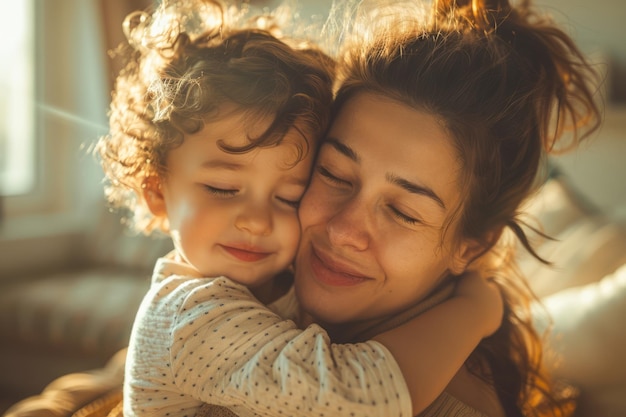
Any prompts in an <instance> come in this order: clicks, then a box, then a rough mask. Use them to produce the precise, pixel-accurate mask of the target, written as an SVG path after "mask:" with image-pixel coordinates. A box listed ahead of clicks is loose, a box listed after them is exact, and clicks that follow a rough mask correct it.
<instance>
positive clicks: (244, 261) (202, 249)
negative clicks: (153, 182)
mask: <svg viewBox="0 0 626 417" xmlns="http://www.w3.org/2000/svg"><path fill="white" fill-rule="evenodd" d="M228 110H230V108H228V107H224V108H223V109H221V111H222V112H221V113H220V115H219V116H218V118H217V120H216V121H214V122H211V123H207V124H206V125H205V127H204V128H203V129H202V130H201V131H199V132H198V133H196V134H193V135H186V136H185V140H184V142H183V144H182V145H181V146H179V147H177V148H174V149H173V150H171V151H170V153H169V155H168V157H167V161H166V164H167V165H166V166H167V174H166V175H165V177H164V178H163V179H162V180H161V188H160V190H159V192H158V193H157V199H158V198H160V199H161V203H160V204H162V210H161V215H164V216H166V217H167V220H168V224H169V232H170V235H171V237H172V239H173V241H174V246H175V248H176V250H177V252H178V254H179V256H180V257H181V259H182V260H183V261H186V262H187V263H189V264H190V265H192V266H193V267H195V268H196V269H197V270H198V271H199V272H200V273H201V274H202V275H203V276H221V275H224V276H227V277H229V278H231V279H233V280H234V281H237V282H239V283H241V284H244V285H247V286H250V287H254V286H257V285H260V284H262V283H264V282H267V281H268V280H269V279H270V278H272V277H273V276H274V275H275V274H276V273H278V272H280V271H282V270H284V269H285V268H286V267H288V266H289V265H290V264H291V262H292V259H293V257H294V255H295V252H296V249H297V246H298V242H299V239H300V224H299V221H298V217H297V205H298V202H299V201H300V198H301V197H302V194H303V193H304V190H305V187H306V186H307V183H308V179H309V175H310V170H311V165H312V159H313V155H312V154H313V152H308V155H307V157H306V158H305V159H303V160H302V161H300V162H299V163H298V164H297V165H295V166H293V162H294V161H295V158H296V154H297V152H296V147H295V146H294V145H293V143H294V142H296V141H300V140H302V138H301V136H300V135H299V133H298V132H297V131H296V130H293V129H292V130H290V131H289V132H288V133H287V135H286V137H285V138H284V140H283V143H282V144H281V145H279V146H275V147H270V148H255V149H253V150H252V151H249V152H247V153H244V154H233V153H228V152H225V151H223V150H222V149H220V147H219V146H218V145H217V142H218V141H223V142H224V143H226V144H227V145H231V146H232V145H236V146H241V145H244V144H246V143H248V140H247V138H248V137H253V138H254V137H257V136H258V135H259V134H260V133H262V132H263V131H264V130H265V128H266V127H267V126H269V124H270V123H271V121H272V120H271V118H269V117H268V118H265V119H262V120H261V121H259V120H258V119H255V121H254V122H248V121H247V119H246V117H245V115H242V114H241V113H239V112H234V111H232V110H231V111H228ZM311 145H313V143H311ZM149 204H150V203H149ZM151 206H152V207H154V204H152V205H151ZM153 212H154V213H155V214H159V210H158V204H157V210H153Z"/></svg>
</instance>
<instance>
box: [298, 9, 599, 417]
mask: <svg viewBox="0 0 626 417" xmlns="http://www.w3.org/2000/svg"><path fill="white" fill-rule="evenodd" d="M402 7H403V10H402V11H398V12H394V11H391V12H390V13H381V9H378V10H377V12H378V16H379V17H380V16H383V17H385V16H387V17H389V16H395V20H393V19H392V20H391V21H384V24H383V28H382V31H379V32H374V34H370V36H369V37H363V38H361V40H357V41H355V42H353V43H349V44H348V45H347V52H346V53H345V55H343V61H342V62H340V64H339V70H340V79H339V81H338V83H339V88H338V91H337V93H336V101H335V119H334V121H333V123H332V125H331V128H330V131H329V133H328V135H327V140H326V142H325V143H324V144H323V145H322V148H321V150H320V152H319V154H318V159H317V163H316V168H315V172H314V176H313V178H312V180H311V183H310V186H309V188H308V190H307V192H306V194H305V197H304V198H303V200H302V202H301V206H300V212H299V215H300V220H301V225H302V229H303V237H302V242H301V245H300V251H299V254H298V257H297V261H296V276H295V290H296V295H297V298H298V300H299V302H300V303H301V306H302V309H303V310H304V311H306V312H307V313H308V320H309V321H315V322H317V323H320V324H322V326H323V327H324V328H326V329H327V330H328V331H329V333H330V335H331V337H332V338H333V339H334V340H337V341H359V340H364V339H367V338H369V337H371V335H372V332H374V333H375V332H376V331H377V326H379V325H380V323H381V322H385V321H387V320H389V318H390V317H393V316H395V315H397V314H398V313H399V312H402V311H404V310H405V309H407V308H408V307H409V306H411V305H412V304H414V303H415V302H416V301H417V300H420V299H423V298H424V297H425V296H426V295H427V294H429V293H430V292H431V291H433V289H434V288H436V287H437V286H438V285H440V284H441V283H442V282H446V281H454V280H455V279H457V278H456V276H457V275H458V274H459V273H460V272H462V271H463V270H465V269H467V270H473V271H477V272H479V273H480V274H481V275H483V276H485V277H491V278H492V279H493V280H494V281H495V282H496V283H497V284H498V286H499V287H500V289H501V291H502V293H503V295H504V299H505V316H504V320H503V323H502V325H501V326H500V329H499V330H498V331H497V332H496V333H495V334H494V335H492V336H491V337H488V338H486V339H484V340H483V342H481V344H480V345H479V346H478V348H477V349H476V350H475V352H474V353H473V354H472V356H471V357H470V359H469V360H468V361H467V362H466V364H465V366H463V367H462V368H461V369H460V370H459V372H458V373H457V375H456V376H455V378H454V379H453V381H452V382H451V384H450V385H449V386H448V387H447V389H446V393H445V394H444V395H443V396H442V397H440V398H439V399H438V400H437V401H436V402H435V403H434V404H433V406H431V408H430V409H429V410H427V411H426V412H425V413H424V414H425V415H449V414H450V413H451V411H450V410H448V411H447V413H448V414H446V412H445V411H443V410H444V409H445V407H451V409H452V408H454V409H458V410H461V411H460V412H461V415H477V414H473V413H476V412H478V413H482V414H480V415H487V416H529V415H532V416H536V415H560V413H564V412H566V411H567V410H566V407H561V406H560V405H561V404H559V398H558V395H557V393H555V392H554V391H552V390H551V387H550V385H549V383H548V380H547V379H546V378H545V375H544V374H543V372H542V368H541V355H540V353H541V350H542V348H541V344H540V342H539V338H538V337H537V334H536V333H535V331H534V329H533V327H532V323H531V319H530V312H529V310H528V307H529V303H530V300H531V299H532V294H531V292H530V291H529V290H528V288H527V287H526V285H525V283H524V281H523V279H522V278H521V277H520V276H519V273H518V272H517V269H516V267H515V263H514V257H513V247H512V245H511V244H510V241H511V239H508V237H510V236H511V235H514V236H515V237H517V238H518V239H519V240H520V241H521V243H522V244H523V246H525V247H526V249H528V250H529V251H530V252H531V253H532V254H533V255H534V256H536V257H538V256H537V255H536V254H535V253H534V252H533V251H532V248H531V246H530V244H529V241H528V238H527V236H526V233H525V232H524V229H523V228H522V223H521V222H520V220H518V216H519V214H520V213H519V210H520V205H521V204H522V202H523V201H524V199H525V198H526V197H528V196H529V195H530V194H531V193H532V191H533V189H534V187H533V186H534V184H535V179H536V177H537V174H538V171H539V169H540V167H541V161H542V158H544V157H545V156H546V154H548V153H549V152H551V151H553V150H555V149H556V148H557V143H558V144H559V146H560V149H563V146H561V145H560V142H559V140H561V141H562V140H563V139H561V137H562V134H563V132H564V131H566V130H568V129H570V130H572V131H573V133H574V134H573V135H572V136H570V139H571V141H570V142H568V143H567V144H565V145H564V146H574V145H576V143H577V142H578V140H580V139H581V138H583V137H585V136H586V135H587V134H588V133H590V132H591V131H593V130H594V129H595V128H596V127H597V126H598V120H599V117H598V116H599V111H598V108H597V107H596V104H595V103H594V101H593V97H592V90H591V88H590V83H589V81H590V80H591V78H590V77H591V76H592V75H593V74H592V72H591V70H590V68H589V66H588V65H587V64H586V62H585V60H584V58H583V56H582V55H581V54H580V52H579V51H578V49H577V48H576V47H575V45H574V44H573V42H572V41H571V40H570V39H569V37H567V35H566V34H564V33H563V32H561V31H560V30H559V29H557V28H556V27H555V26H553V25H552V24H551V22H550V21H548V20H546V19H543V18H541V17H540V16H538V15H536V14H535V13H534V12H533V11H532V10H531V9H530V7H529V4H528V2H522V4H521V5H520V6H519V7H517V8H513V7H511V6H510V5H509V3H508V1H435V4H434V7H433V10H432V14H431V16H430V18H429V19H428V20H427V21H428V23H426V24H420V23H419V22H417V23H413V22H410V21H409V20H408V19H407V18H406V16H411V15H412V14H411V12H410V11H407V9H406V7H407V5H406V4H403V5H402ZM383 20H384V19H383ZM359 23H361V24H360V25H355V27H356V28H359V27H360V28H363V27H368V26H369V25H367V24H363V22H359ZM368 23H369V24H374V21H370V22H368ZM363 39H365V40H363ZM367 39H369V41H367ZM372 39H373V40H372ZM587 123H590V124H589V126H590V128H589V129H588V130H587V131H581V129H580V128H581V127H582V126H583V125H584V124H587ZM511 232H512V233H511ZM416 271H417V274H416ZM410 350H411V347H410V346H407V352H398V351H394V350H392V353H393V355H394V357H395V358H396V359H397V360H398V362H399V363H400V364H402V360H407V361H410V359H411V352H410ZM405 378H407V380H408V379H410V378H411V376H410V375H405ZM454 415H456V414H454Z"/></svg>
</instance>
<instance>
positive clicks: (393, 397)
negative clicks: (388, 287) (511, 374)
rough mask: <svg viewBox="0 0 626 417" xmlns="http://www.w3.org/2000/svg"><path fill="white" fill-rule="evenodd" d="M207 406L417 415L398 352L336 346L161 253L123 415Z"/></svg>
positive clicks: (141, 316) (137, 331)
mask: <svg viewBox="0 0 626 417" xmlns="http://www.w3.org/2000/svg"><path fill="white" fill-rule="evenodd" d="M203 403H209V404H216V405H221V406H226V407H228V408H229V409H230V410H232V411H233V412H234V413H235V414H237V415H238V416H240V417H246V416H272V417H278V416H298V417H305V416H315V417H321V416H384V417H394V416H403V417H410V416H411V400H410V396H409V392H408V388H407V386H406V383H405V382H404V379H403V377H402V374H401V372H400V369H399V367H398V365H397V363H396V362H395V360H394V359H393V357H392V355H391V354H390V353H389V351H388V350H387V349H386V348H385V347H384V346H383V345H381V344H379V343H377V342H374V341H370V342H366V343H358V344H346V345H336V344H331V343H330V340H329V338H328V336H327V334H326V332H325V331H324V330H323V329H322V328H320V327H319V326H317V325H311V326H309V327H308V328H306V329H305V330H300V329H298V328H297V327H296V325H295V323H294V322H293V321H291V320H284V319H282V318H281V317H280V316H278V315H277V314H275V313H273V312H272V311H270V310H269V309H268V308H267V307H265V306H264V305H262V304H261V303H259V301H258V300H256V298H254V296H253V295H252V294H251V293H250V292H249V291H248V289H247V288H246V287H244V286H242V285H239V284H236V283H234V282H233V281H231V280H229V279H227V278H223V277H220V278H202V277H198V276H197V274H194V271H193V270H192V269H191V268H189V267H188V266H186V265H183V264H180V263H177V262H174V261H172V260H171V259H167V258H161V259H159V261H158V262H157V265H156V267H155V272H154V276H153V279H152V286H151V288H150V290H149V291H148V293H147V294H146V296H145V298H144V300H143V302H142V304H141V306H140V308H139V311H138V313H137V317H136V320H135V323H134V327H133V330H132V335H131V340H130V344H129V349H128V356H127V363H126V375H125V382H124V415H125V417H132V416H156V415H158V416H188V417H192V416H193V415H194V414H195V413H196V412H197V411H198V409H199V408H200V406H201V405H202V404H203Z"/></svg>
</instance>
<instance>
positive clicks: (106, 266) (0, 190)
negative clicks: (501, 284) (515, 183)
mask: <svg viewBox="0 0 626 417" xmlns="http://www.w3.org/2000/svg"><path fill="white" fill-rule="evenodd" d="M149 3H150V0H0V5H1V7H2V10H3V11H2V13H0V39H2V42H1V43H0V63H1V64H0V207H1V210H0V219H1V220H0V395H2V396H4V397H5V400H4V401H5V402H11V401H13V400H15V399H18V398H22V397H24V396H26V395H30V394H32V393H34V392H38V391H39V390H41V389H42V388H43V386H44V385H45V383H46V382H49V381H50V380H51V379H52V378H53V377H56V376H58V375H61V374H63V373H66V372H70V371H75V370H82V369H88V368H89V367H96V366H101V365H102V364H103V363H104V362H105V361H106V360H107V359H108V358H109V357H110V355H111V354H112V353H114V352H115V351H116V350H118V349H120V348H122V347H124V346H125V344H126V341H127V334H128V331H129V326H130V323H131V322H132V317H133V316H134V309H136V305H137V303H138V301H139V299H140V298H141V295H142V293H143V291H145V288H146V287H147V283H148V279H149V276H150V269H151V267H152V263H153V261H154V258H155V257H156V256H158V255H160V254H162V253H164V252H165V251H167V249H168V247H167V242H162V241H159V242H155V241H154V240H153V239H147V238H144V237H134V236H130V235H128V233H125V232H124V231H123V228H121V227H120V221H119V214H117V213H110V212H109V211H108V210H107V209H106V208H105V203H104V198H103V191H102V172H101V170H100V168H99V166H98V164H97V162H96V160H95V158H94V157H93V156H91V155H90V153H89V150H90V148H91V146H92V145H93V144H94V142H95V141H96V140H97V138H98V136H100V135H103V134H105V133H106V130H107V116H106V114H107V108H108V102H109V98H110V90H111V86H112V80H113V78H114V74H115V73H116V70H117V63H116V62H115V61H113V60H111V59H110V57H109V55H108V53H107V51H109V50H111V49H113V48H114V47H115V46H116V45H117V44H118V43H119V42H120V41H121V40H122V36H123V35H122V31H121V23H122V21H123V18H124V16H125V15H126V14H127V13H128V12H130V11H132V10H136V9H141V8H144V7H145V6H146V5H148V4H149ZM251 3H256V4H257V5H258V6H260V7H272V6H273V5H275V4H278V3H279V2H277V1H257V2H254V1H251ZM330 3H331V1H330V0H301V2H300V4H301V6H302V9H301V14H303V15H316V16H318V17H319V18H323V17H324V16H325V14H326V13H327V11H328V9H329V7H330ZM535 4H537V5H538V6H539V7H540V8H542V9H545V10H547V11H548V12H550V13H551V14H552V15H553V17H554V18H555V19H556V20H557V21H559V22H560V23H562V25H563V26H564V27H565V29H566V30H567V31H568V32H569V33H570V34H571V35H572V36H573V37H574V39H575V40H576V41H577V42H578V43H579V45H580V46H581V47H582V49H583V51H584V52H585V53H586V54H588V55H589V57H590V58H591V59H592V60H593V62H595V63H596V65H598V68H599V70H600V71H601V73H602V74H604V83H603V86H602V89H603V94H604V97H605V99H606V103H605V113H606V115H605V119H606V120H605V124H604V127H603V128H602V129H601V131H600V132H599V133H598V134H597V135H595V136H594V137H593V138H592V140H590V141H588V143H587V144H586V145H584V146H583V147H582V148H581V149H579V150H578V151H576V152H574V153H571V154H568V155H564V156H562V157H558V158H556V159H555V163H556V164H557V165H558V166H559V167H560V169H561V170H562V171H563V172H564V173H565V174H566V175H567V176H569V178H570V179H571V182H572V183H573V184H574V185H575V188H576V190H577V192H579V193H580V194H581V195H582V196H584V198H585V199H587V200H588V201H589V203H590V204H591V205H593V206H594V207H597V208H598V209H599V210H602V211H603V212H604V213H606V214H607V215H609V216H611V217H613V218H615V219H616V220H618V221H620V222H621V221H624V222H626V164H625V163H624V161H623V159H624V158H626V42H625V41H626V27H625V22H626V2H624V1H623V0H595V1H593V2H590V1H588V0H536V2H535ZM129 283H132V285H129ZM0 401H2V400H0ZM0 411H1V409H0Z"/></svg>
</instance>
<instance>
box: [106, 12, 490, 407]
mask: <svg viewBox="0 0 626 417" xmlns="http://www.w3.org/2000/svg"><path fill="white" fill-rule="evenodd" d="M233 10H234V9H232V8H231V9H226V8H225V7H223V6H222V5H221V4H219V3H217V2H207V1H204V2H200V1H198V2H196V1H193V0H190V1H186V2H178V3H176V4H175V5H174V6H169V7H168V6H167V3H165V2H163V3H161V5H160V6H159V7H158V8H157V9H156V10H155V11H154V12H153V13H152V14H150V13H135V14H133V15H131V16H129V17H128V18H127V20H126V22H125V30H126V34H127V37H128V40H129V48H128V50H127V52H128V58H129V60H128V63H127V65H126V66H125V68H124V70H123V71H122V72H121V73H120V75H119V77H118V79H117V84H116V89H115V91H114V94H113V100H112V105H111V112H110V124H111V132H110V134H109V135H108V136H106V137H103V138H102V139H101V140H100V142H99V144H98V148H97V149H98V152H99V155H100V156H101V159H102V164H103V167H104V170H105V173H106V175H107V177H108V180H109V185H108V187H107V196H108V198H109V200H110V201H111V202H112V203H113V204H116V205H118V206H125V207H128V208H130V209H131V210H132V212H133V215H134V222H135V223H134V224H135V226H136V228H137V229H138V230H142V231H144V232H148V233H149V232H151V231H153V230H161V231H163V232H165V233H167V234H168V235H169V236H170V237H171V238H172V240H173V243H174V247H175V249H174V251H173V252H172V253H170V254H168V255H167V256H165V257H163V258H161V259H159V261H158V262H157V264H156V266H155V270H154V275H153V278H152V285H151V288H150V290H149V291H148V293H147V294H146V296H145V298H144V301H143V303H142V304H141V306H140V309H139V311H138V313H137V317H136V321H135V324H134V327H133V331H132V334H131V339H130V344H129V349H128V356H127V363H126V376H125V383H124V415H125V416H127V417H130V416H135V415H143V416H146V415H160V416H176V415H180V416H184V415H186V416H191V415H194V414H196V413H197V412H198V410H199V408H200V407H201V406H202V405H203V404H205V403H208V404H215V405H220V406H225V407H228V408H229V409H230V410H232V411H233V412H235V413H236V414H237V415H239V416H247V415H281V414H283V415H290V416H293V415H298V416H305V415H316V416H319V415H337V416H343V415H346V416H350V415H380V416H405V417H408V416H412V415H414V412H415V411H416V410H412V405H411V399H410V398H411V397H410V395H409V393H408V391H407V385H406V383H405V382H404V379H403V376H402V375H403V374H402V371H401V370H400V369H399V368H398V365H397V363H396V362H395V361H394V359H393V357H392V356H391V354H389V352H388V351H387V350H386V348H385V347H384V346H382V345H381V344H380V343H376V342H366V343H362V344H356V345H331V343H330V341H329V339H328V336H327V335H326V333H325V332H324V331H323V329H321V328H320V327H319V326H317V325H311V326H309V327H307V328H306V329H305V330H299V329H298V328H297V327H296V325H295V324H294V322H293V321H290V320H283V319H281V318H280V316H278V315H277V314H275V313H274V312H272V311H271V310H269V309H268V308H267V307H265V306H264V305H263V304H262V303H269V302H271V301H273V300H276V299H277V298H278V297H279V296H280V295H282V294H284V293H285V290H286V289H287V288H288V287H289V283H287V285H285V282H284V280H281V279H280V278H278V277H279V276H281V273H282V272H284V271H286V270H288V269H289V268H290V264H291V262H292V259H293V257H294V255H295V252H296V249H297V246H298V241H299V237H300V228H299V222H298V217H297V207H298V202H299V200H300V198H301V196H302V194H303V193H304V191H305V187H306V186H307V182H308V178H309V174H310V170H311V167H312V162H313V158H314V155H315V150H316V147H317V142H318V140H319V138H320V137H321V136H322V135H323V134H324V131H325V129H326V127H327V126H328V123H329V118H330V114H329V111H330V107H331V101H332V92H331V85H332V81H333V80H332V78H333V77H332V68H333V62H332V61H331V60H330V59H329V58H328V57H327V56H325V55H324V54H323V53H321V52H319V51H318V50H316V49H314V48H311V47H307V46H302V45H298V46H290V45H289V44H287V43H286V42H284V41H281V40H279V39H278V38H276V37H275V36H273V35H272V34H271V33H270V32H269V31H267V30H263V29H262V28H258V27H256V26H255V24H258V23H263V20H262V19H257V20H256V21H255V22H256V23H255V24H249V26H247V27H244V28H237V25H236V24H235V23H234V22H231V21H230V20H229V19H230V14H229V13H230V12H233ZM469 292H471V291H469ZM253 294H254V296H253ZM475 300H476V302H475V303H473V304H472V308H476V309H477V310H481V308H482V306H483V305H485V304H486V303H484V298H482V299H481V298H480V297H476V299H475ZM443 304H449V302H446V303H443ZM438 308H439V307H435V308H433V309H432V310H433V311H437V309H438ZM481 311H484V312H485V314H484V315H482V316H481V315H480V314H478V313H475V314H474V315H473V317H476V318H477V319H476V320H475V321H476V328H475V329H474V330H472V334H473V335H474V337H473V338H468V340H467V341H465V342H460V341H458V337H455V341H458V345H456V346H455V349H458V353H457V354H458V358H457V357H455V358H451V363H453V364H454V363H456V365H450V368H451V369H458V367H459V366H460V364H461V363H462V362H463V361H464V360H465V358H466V357H467V356H468V355H469V353H470V352H471V350H472V349H473V348H474V347H475V346H476V344H477V343H478V342H479V341H480V339H481V338H482V337H483V336H486V335H487V334H488V333H489V332H490V331H492V330H493V329H495V328H496V327H497V324H499V321H500V318H499V317H498V318H497V319H494V318H493V317H490V314H491V313H492V312H493V309H489V310H488V311H487V309H482V310H481ZM478 318H480V319H481V320H478ZM458 325H462V326H466V324H462V323H460V322H459V324H458ZM444 333H445V332H444ZM432 349H433V351H436V350H437V349H438V345H437V343H436V342H435V341H433V344H432ZM451 377H452V374H450V375H448V376H447V380H449V379H450V378H451ZM430 378H431V376H429V375H424V380H425V381H429V380H430ZM439 385H441V386H438V388H436V389H435V391H437V393H439V392H441V390H443V388H444V386H445V383H444V384H439ZM409 388H410V387H409ZM433 399H434V396H433ZM216 412H217V411H216ZM219 412H222V413H223V412H227V413H228V411H225V410H224V409H221V411H219Z"/></svg>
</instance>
